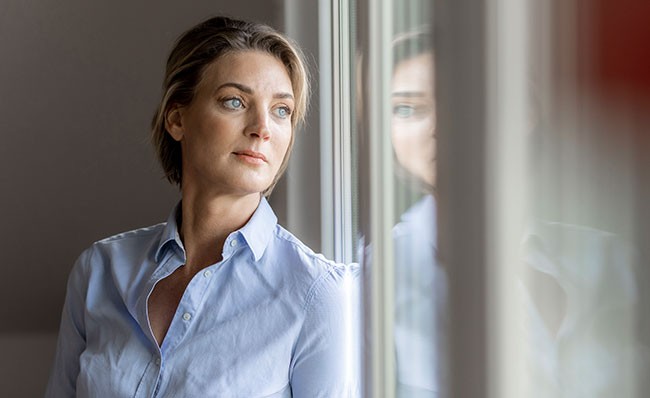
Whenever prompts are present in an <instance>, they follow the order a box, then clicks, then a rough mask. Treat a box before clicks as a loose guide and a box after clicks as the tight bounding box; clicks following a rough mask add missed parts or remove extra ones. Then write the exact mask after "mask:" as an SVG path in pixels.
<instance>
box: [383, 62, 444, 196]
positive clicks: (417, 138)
mask: <svg viewBox="0 0 650 398" xmlns="http://www.w3.org/2000/svg"><path fill="white" fill-rule="evenodd" d="M391 101H392V109H393V116H392V120H393V123H392V141H393V148H394V150H395V155H396V156H397V160H398V161H399V163H400V165H401V166H402V167H404V168H405V169H406V170H407V171H408V172H409V173H411V174H412V175H413V176H415V177H416V178H418V179H420V180H422V181H423V182H425V183H426V184H427V185H428V186H430V187H433V186H434V185H435V180H436V170H435V152H436V141H435V124H436V114H435V99H434V96H433V57H432V55H431V54H430V53H429V54H422V55H418V56H416V57H413V58H410V59H407V60H404V61H402V62H400V63H399V64H397V67H396V68H395V71H394V74H393V84H392V98H391Z"/></svg>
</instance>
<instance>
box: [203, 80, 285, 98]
mask: <svg viewBox="0 0 650 398" xmlns="http://www.w3.org/2000/svg"><path fill="white" fill-rule="evenodd" d="M225 87H234V88H236V89H237V90H239V91H243V92H244V93H246V94H253V89H252V88H250V87H248V86H246V85H244V84H240V83H234V82H228V83H224V84H222V85H221V86H219V87H217V90H215V91H219V90H221V89H222V88H225ZM273 98H276V99H291V100H293V95H291V94H290V93H285V92H281V93H276V94H273Z"/></svg>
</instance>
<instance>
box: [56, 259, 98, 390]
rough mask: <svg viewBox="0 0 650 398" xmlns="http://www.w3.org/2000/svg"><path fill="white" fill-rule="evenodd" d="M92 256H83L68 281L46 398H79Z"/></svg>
mask: <svg viewBox="0 0 650 398" xmlns="http://www.w3.org/2000/svg"><path fill="white" fill-rule="evenodd" d="M90 256H91V249H88V250H86V251H85V252H83V253H82V254H81V256H79V259H78V260H77V261H76V263H75V265H74V267H73V268H72V271H71V272H70V276H69V277H68V285H67V290H66V296H65V302H64V304H63V312H62V314H61V326H60V329H59V337H58V341H57V346H56V354H55V357H54V365H53V367H52V371H51V373H50V379H49V382H48V384H47V388H46V390H45V397H46V398H64V397H74V396H75V395H76V392H75V390H76V383H77V376H78V375H79V357H80V355H81V353H82V352H83V351H84V349H85V347H86V330H85V324H84V307H85V297H86V292H87V290H88V289H87V288H88V277H87V270H88V262H89V260H90Z"/></svg>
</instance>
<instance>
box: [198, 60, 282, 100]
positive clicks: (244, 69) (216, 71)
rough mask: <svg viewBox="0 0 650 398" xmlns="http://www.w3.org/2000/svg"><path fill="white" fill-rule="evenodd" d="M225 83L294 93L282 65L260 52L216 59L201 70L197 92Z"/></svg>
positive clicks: (259, 89)
mask: <svg viewBox="0 0 650 398" xmlns="http://www.w3.org/2000/svg"><path fill="white" fill-rule="evenodd" d="M224 83H239V84H243V85H246V86H249V87H250V88H252V89H253V90H254V91H269V92H273V93H277V92H289V93H293V86H292V84H291V78H290V76H289V72H288V70H287V68H286V67H285V65H284V64H283V63H282V62H281V61H280V60H279V59H278V58H276V57H275V56H273V55H272V54H269V53H266V52H263V51H253V50H251V51H235V52H229V53H226V54H224V55H222V56H220V57H218V58H217V59H215V60H214V61H212V62H211V63H209V64H208V65H207V66H206V67H205V69H204V70H203V72H202V75H201V81H200V82H199V89H201V88H207V89H216V88H218V87H219V86H220V85H222V84H224Z"/></svg>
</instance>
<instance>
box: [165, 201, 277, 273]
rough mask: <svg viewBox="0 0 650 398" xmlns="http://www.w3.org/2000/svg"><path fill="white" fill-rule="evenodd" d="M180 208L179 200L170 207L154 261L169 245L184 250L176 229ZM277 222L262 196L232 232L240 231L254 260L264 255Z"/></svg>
mask: <svg viewBox="0 0 650 398" xmlns="http://www.w3.org/2000/svg"><path fill="white" fill-rule="evenodd" d="M180 208H181V202H178V203H177V204H176V206H174V208H173V209H172V211H171V213H170V214H169V217H167V223H166V225H165V228H164V230H163V233H162V236H161V237H160V243H159V244H158V249H157V250H156V257H155V258H156V262H160V259H161V258H162V256H163V254H164V253H165V249H166V247H167V246H169V245H172V244H175V245H176V246H177V247H178V248H179V249H180V250H183V251H184V248H183V243H182V242H181V238H180V235H179V231H178V214H179V212H180ZM277 222H278V218H277V217H276V216H275V213H274V212H273V209H271V206H270V205H269V202H268V201H267V200H266V198H265V197H262V199H261V200H260V204H259V205H258V206H257V209H256V210H255V212H254V213H253V216H252V217H251V218H250V220H248V222H247V223H246V225H244V226H243V227H242V228H240V229H239V231H235V232H234V233H233V234H236V233H237V232H239V233H241V235H242V236H243V237H244V239H245V240H246V244H247V245H248V247H250V249H251V251H252V252H253V256H254V257H255V261H258V260H259V259H260V258H262V255H264V251H265V250H266V247H267V246H268V244H269V242H270V241H271V238H272V237H273V232H274V230H275V226H276V224H277ZM172 242H173V243H172Z"/></svg>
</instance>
